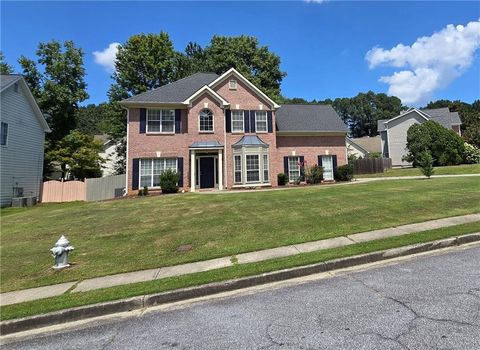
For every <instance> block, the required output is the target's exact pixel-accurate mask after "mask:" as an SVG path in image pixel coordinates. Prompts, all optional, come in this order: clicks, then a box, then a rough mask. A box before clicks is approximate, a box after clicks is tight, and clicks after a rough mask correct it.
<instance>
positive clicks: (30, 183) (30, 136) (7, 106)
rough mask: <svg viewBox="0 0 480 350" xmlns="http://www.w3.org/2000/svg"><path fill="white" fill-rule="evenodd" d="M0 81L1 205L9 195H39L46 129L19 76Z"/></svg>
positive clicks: (46, 126) (4, 76) (29, 93)
mask: <svg viewBox="0 0 480 350" xmlns="http://www.w3.org/2000/svg"><path fill="white" fill-rule="evenodd" d="M0 83H1V92H0V98H1V100H0V104H1V114H0V121H1V140H0V168H1V174H0V175H1V178H0V180H1V181H0V182H1V191H0V199H1V201H0V204H1V206H2V207H5V206H9V205H11V202H12V198H13V197H18V196H25V197H38V196H39V191H40V185H41V182H42V172H43V152H44V140H45V133H46V132H50V129H49V127H48V125H47V122H46V121H45V118H44V117H43V114H42V112H41V111H40V109H39V107H38V105H37V103H36V102H35V99H34V98H33V96H32V93H31V92H30V90H29V88H28V86H27V84H26V82H25V80H24V79H23V77H22V76H21V75H1V76H0Z"/></svg>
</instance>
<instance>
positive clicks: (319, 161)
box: [318, 156, 323, 166]
mask: <svg viewBox="0 0 480 350" xmlns="http://www.w3.org/2000/svg"><path fill="white" fill-rule="evenodd" d="M322 164H323V162H322V156H318V165H319V166H322Z"/></svg>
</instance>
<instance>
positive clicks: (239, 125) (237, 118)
mask: <svg viewBox="0 0 480 350" xmlns="http://www.w3.org/2000/svg"><path fill="white" fill-rule="evenodd" d="M244 130H245V125H244V119H243V111H238V110H237V111H232V132H243V131H244Z"/></svg>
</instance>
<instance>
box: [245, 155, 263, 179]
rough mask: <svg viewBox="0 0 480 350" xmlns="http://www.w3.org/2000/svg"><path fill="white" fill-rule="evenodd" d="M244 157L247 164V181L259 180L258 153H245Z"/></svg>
mask: <svg viewBox="0 0 480 350" xmlns="http://www.w3.org/2000/svg"><path fill="white" fill-rule="evenodd" d="M245 157H246V158H245V161H246V164H247V182H259V181H260V161H259V156H258V154H247V155H246V156H245Z"/></svg>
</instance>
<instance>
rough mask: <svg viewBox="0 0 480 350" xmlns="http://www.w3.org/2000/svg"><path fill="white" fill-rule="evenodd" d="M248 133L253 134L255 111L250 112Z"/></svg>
mask: <svg viewBox="0 0 480 350" xmlns="http://www.w3.org/2000/svg"><path fill="white" fill-rule="evenodd" d="M250 132H255V111H250Z"/></svg>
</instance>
